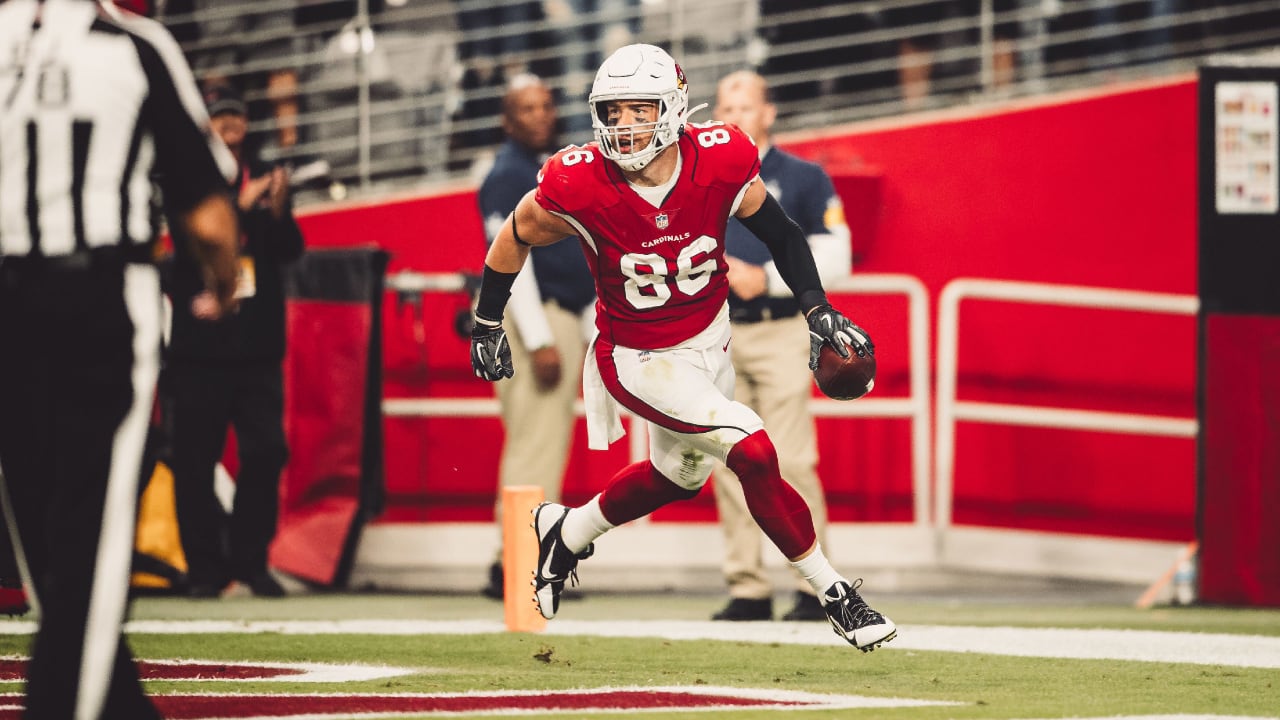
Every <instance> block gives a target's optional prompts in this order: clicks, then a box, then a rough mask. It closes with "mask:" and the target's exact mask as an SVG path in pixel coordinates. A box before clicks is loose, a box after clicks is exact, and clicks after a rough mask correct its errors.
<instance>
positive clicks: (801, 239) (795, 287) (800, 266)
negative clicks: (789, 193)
mask: <svg viewBox="0 0 1280 720" xmlns="http://www.w3.org/2000/svg"><path fill="white" fill-rule="evenodd" d="M738 219H739V220H740V221H742V224H743V225H744V226H746V228H747V229H748V230H750V231H751V232H752V234H754V235H755V236H756V237H758V238H760V241H761V242H763V243H764V244H765V246H766V247H768V248H769V253H770V254H772V255H773V262H774V263H775V264H776V265H777V266H778V274H779V275H781V276H782V279H783V280H785V281H786V282H787V287H789V288H791V292H792V294H794V295H795V296H796V301H797V302H799V303H800V309H801V310H804V312H805V313H806V314H808V312H809V311H810V310H812V309H814V308H816V307H818V306H819V305H826V304H827V293H826V291H824V290H823V289H822V280H821V279H820V278H819V277H818V265H817V263H815V262H814V261H813V251H811V250H810V249H809V241H808V239H806V238H805V236H804V231H803V230H801V229H800V226H799V225H797V224H796V222H795V221H794V220H792V219H791V218H790V217H789V216H788V215H787V212H786V211H785V210H783V209H782V206H781V205H779V204H778V201H777V200H775V199H774V197H773V196H772V195H768V196H766V197H765V200H764V205H761V206H760V209H759V210H757V211H756V212H755V214H754V215H751V216H750V217H745V218H738Z"/></svg>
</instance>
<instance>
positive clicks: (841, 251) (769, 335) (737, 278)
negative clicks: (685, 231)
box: [712, 71, 852, 620]
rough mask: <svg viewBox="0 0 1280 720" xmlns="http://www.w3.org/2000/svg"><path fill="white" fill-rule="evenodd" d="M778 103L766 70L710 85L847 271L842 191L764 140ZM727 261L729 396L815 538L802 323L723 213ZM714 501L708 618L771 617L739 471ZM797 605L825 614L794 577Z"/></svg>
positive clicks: (822, 249) (755, 245) (792, 209)
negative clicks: (755, 429)
mask: <svg viewBox="0 0 1280 720" xmlns="http://www.w3.org/2000/svg"><path fill="white" fill-rule="evenodd" d="M776 116H777V108H776V107H774V105H773V104H772V103H771V102H769V98H768V86H767V85H766V83H765V80H764V78H762V77H760V76H759V75H757V74H755V73H751V72H746V71H741V72H735V73H732V74H730V75H727V76H725V77H724V78H723V79H721V81H720V85H719V88H718V91H717V94H716V107H715V117H716V119H717V120H721V121H723V122H727V123H732V124H734V125H737V126H738V127H740V128H742V129H743V130H745V131H746V132H747V133H748V134H749V135H751V137H752V138H753V139H754V140H755V141H756V145H757V146H758V147H759V149H760V160H761V165H760V176H761V177H762V178H763V179H764V181H765V187H767V188H768V190H769V192H770V193H771V194H772V195H773V196H774V197H775V198H777V200H778V202H779V203H780V204H781V205H782V208H783V209H784V210H786V212H787V214H788V215H790V216H791V217H792V218H793V219H794V220H795V221H796V222H797V223H798V224H799V225H800V227H801V228H802V229H803V230H804V231H805V234H806V235H808V238H809V245H810V247H811V248H812V250H813V256H814V259H815V260H816V261H817V265H818V269H819V273H820V274H821V276H822V282H823V284H824V285H829V284H830V283H831V282H832V281H833V280H835V279H837V278H840V277H843V276H845V275H848V274H849V271H850V269H851V264H852V261H851V251H850V245H849V228H848V227H847V226H846V225H845V221H844V210H843V208H842V206H841V204H840V198H839V197H838V196H837V195H836V194H835V189H834V187H833V186H832V184H831V178H829V177H828V176H827V174H826V172H824V171H823V170H822V168H820V167H819V166H817V165H815V164H813V163H810V162H806V161H804V160H801V159H799V158H797V157H795V156H794V155H791V154H789V153H786V152H783V151H782V150H779V149H777V148H774V147H771V146H770V144H769V127H770V126H771V125H773V121H774V119H775V118H776ZM725 247H726V251H727V253H728V256H727V258H728V261H729V289H730V294H729V320H730V322H731V323H732V326H733V367H734V370H735V372H736V373H737V376H738V382H737V389H736V391H735V399H736V400H738V401H739V402H741V403H743V404H745V405H747V406H748V407H750V408H752V409H753V410H755V411H756V412H757V413H759V415H760V417H761V418H763V419H764V424H765V429H766V430H768V432H769V437H771V438H772V439H773V443H774V446H775V447H776V448H777V449H778V462H779V466H780V469H781V471H782V477H783V478H784V479H785V480H786V481H787V482H789V483H791V485H792V486H793V487H794V488H795V489H796V491H797V492H799V493H800V495H801V497H803V498H804V500H805V502H806V503H808V505H809V510H810V512H811V513H812V515H813V522H814V527H815V529H816V530H817V533H818V542H819V544H820V545H821V546H822V547H824V548H827V549H828V551H829V549H830V545H828V544H827V542H826V526H827V506H826V501H825V500H824V499H823V495H822V484H821V482H820V481H819V479H818V473H817V464H818V443H817V438H816V436H815V431H814V423H813V415H812V413H811V412H810V411H809V399H810V397H811V396H812V384H813V379H812V378H813V375H812V374H811V373H810V372H809V367H808V362H809V353H808V348H806V347H805V345H804V343H802V342H800V339H802V338H804V337H805V336H806V335H807V334H808V332H809V329H808V325H807V324H806V322H805V319H804V317H803V315H802V314H801V313H800V306H799V304H798V303H796V301H795V298H793V297H792V295H791V292H790V290H788V289H787V285H786V283H784V282H783V280H782V277H781V276H780V275H779V274H778V271H777V268H776V267H775V266H774V263H773V260H772V259H770V255H769V251H768V249H767V248H765V246H764V244H763V243H761V242H760V241H759V240H757V239H756V238H755V237H754V236H753V235H752V234H751V233H750V232H748V231H747V230H746V228H744V227H743V226H742V225H741V223H739V222H738V221H736V220H733V219H730V221H729V227H728V230H727V233H726V238H725ZM715 492H716V507H717V509H718V510H719V513H720V527H721V528H722V529H723V531H724V538H725V549H726V557H725V562H724V574H725V580H726V581H727V582H728V585H729V598H730V599H729V603H728V605H726V606H725V607H724V608H723V609H722V610H720V611H719V612H717V613H716V614H715V615H713V616H712V618H713V619H715V620H772V619H773V587H772V584H771V583H770V582H769V579H768V577H767V575H766V573H765V571H764V567H763V563H762V558H761V544H762V538H761V534H760V529H759V527H757V525H756V523H755V522H754V521H753V520H752V518H751V514H750V513H749V512H748V511H747V503H746V499H745V498H744V497H743V493H742V487H741V485H740V484H739V483H738V478H737V477H736V476H735V475H734V474H733V473H732V472H730V471H729V470H728V469H727V468H724V467H719V468H717V470H716V474H715ZM796 588H797V590H796V600H795V606H794V607H793V608H792V609H791V610H790V611H789V612H787V613H786V614H785V615H783V619H784V620H826V619H827V616H826V613H825V612H823V609H822V606H821V604H820V603H819V601H818V598H817V597H816V596H814V594H813V590H812V589H811V588H810V587H809V585H808V583H806V582H805V581H804V580H803V579H801V578H797V579H796Z"/></svg>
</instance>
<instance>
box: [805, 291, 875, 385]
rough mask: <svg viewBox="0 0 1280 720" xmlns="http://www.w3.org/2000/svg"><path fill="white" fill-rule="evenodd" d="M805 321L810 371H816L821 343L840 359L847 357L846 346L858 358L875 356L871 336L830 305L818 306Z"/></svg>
mask: <svg viewBox="0 0 1280 720" xmlns="http://www.w3.org/2000/svg"><path fill="white" fill-rule="evenodd" d="M807 320H808V321H809V369H810V370H817V369H818V354H819V353H820V352H821V351H822V345H823V343H826V344H827V345H830V346H831V348H832V349H833V350H835V351H836V352H837V353H840V357H849V350H848V348H846V347H845V346H846V345H848V346H849V347H852V348H853V351H854V352H856V353H857V354H858V357H866V356H867V355H875V354H876V346H875V344H874V343H872V342H871V336H870V335H868V334H867V331H866V330H863V329H862V328H860V327H858V326H857V325H854V324H853V323H852V322H850V321H849V318H847V317H845V316H844V315H842V314H840V311H839V310H836V309H835V308H833V307H831V306H830V305H819V306H818V307H816V308H814V309H813V312H811V313H809V316H808V318H807Z"/></svg>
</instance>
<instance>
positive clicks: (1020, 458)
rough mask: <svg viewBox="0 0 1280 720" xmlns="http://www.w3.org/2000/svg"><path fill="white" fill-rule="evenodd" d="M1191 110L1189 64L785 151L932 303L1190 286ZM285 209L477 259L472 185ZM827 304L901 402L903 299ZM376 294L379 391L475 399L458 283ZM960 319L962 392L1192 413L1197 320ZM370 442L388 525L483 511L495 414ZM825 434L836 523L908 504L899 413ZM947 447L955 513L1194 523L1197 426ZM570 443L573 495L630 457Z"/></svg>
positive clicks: (689, 512)
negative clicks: (382, 445)
mask: <svg viewBox="0 0 1280 720" xmlns="http://www.w3.org/2000/svg"><path fill="white" fill-rule="evenodd" d="M695 90H696V89H695ZM1195 107H1196V85H1195V81H1194V79H1192V78H1189V77H1187V78H1174V79H1171V80H1167V81H1162V82H1155V83H1152V84H1149V85H1141V86H1123V87H1115V88H1106V89H1102V90H1100V91H1097V92H1093V93H1080V94H1073V95H1070V96H1062V97H1057V98H1053V99H1051V100H1050V101H1049V102H1043V101H1041V102H1037V103H1022V104H1013V105H1006V106H1001V107H999V108H992V109H989V110H982V111H979V112H976V113H975V112H967V113H948V114H943V115H936V116H922V117H920V118H909V119H906V120H905V121H896V122H887V121H885V122H872V123H863V124H858V125H851V126H847V127H842V128H835V129H832V130H829V131H826V132H823V133H821V134H813V135H807V136H804V137H798V136H792V137H784V138H780V141H779V144H780V145H782V146H784V147H786V148H788V149H790V150H793V151H795V152H797V153H798V154H801V155H804V156H807V157H809V158H812V159H814V160H817V161H820V162H822V163H823V164H824V165H825V166H826V167H827V168H828V169H829V170H830V171H831V172H832V173H833V174H835V175H837V176H838V187H839V188H840V190H841V192H843V193H846V194H847V195H846V198H845V200H846V205H848V206H849V207H850V208H857V210H856V211H855V212H854V213H852V215H853V216H854V217H852V218H851V219H853V220H854V229H855V232H859V237H857V238H855V239H854V246H855V248H856V249H857V251H858V256H859V265H858V268H857V270H859V271H864V272H891V273H905V274H909V275H914V276H917V277H919V278H920V279H921V280H923V281H924V283H925V285H926V286H927V287H928V289H929V292H930V293H931V298H932V300H933V301H934V302H935V303H936V299H937V295H938V293H939V292H940V291H941V289H942V288H943V286H944V285H945V284H946V283H947V282H949V281H950V280H952V279H954V278H957V277H982V278H998V279H1014V280H1028V281H1038V282H1052V283H1069V284H1077V285H1092V286H1099V287H1114V288H1127V289H1136V290H1148V291H1158V292H1169V293H1186V294H1193V293H1194V292H1195V289H1196V288H1195V249H1196V248H1195V233H1196V210H1195V207H1196V194H1195V193H1196V175H1195V169H1196V161H1195V155H1196V144H1195V141H1196V119H1195V118H1196V113H1195ZM868 177H871V178H873V179H872V180H868ZM868 194H870V195H871V196H872V200H871V201H870V202H869V201H868ZM877 199H878V206H877V204H876V202H874V201H875V200H877ZM877 207H878V211H877V210H876V208H877ZM302 223H303V228H304V230H305V231H306V233H307V237H308V241H309V242H310V243H311V244H312V245H313V246H321V245H352V244H361V243H364V242H369V241H376V242H378V243H379V244H380V245H381V246H383V247H384V248H386V249H387V250H389V251H390V252H391V253H392V261H391V266H390V268H389V272H392V273H394V272H396V271H397V270H401V269H415V270H421V271H434V272H443V271H456V270H465V271H470V272H476V271H478V270H479V269H480V267H481V265H482V260H483V254H484V242H483V239H482V238H483V235H482V230H481V223H480V218H479V215H478V212H477V210H476V207H475V198H474V191H473V189H471V188H460V189H458V190H456V191H451V192H446V193H443V194H438V195H433V196H429V197H415V198H406V199H399V200H394V201H389V202H385V203H382V204H379V205H372V206H363V207H342V208H330V209H324V210H320V211H314V212H312V213H310V214H309V215H308V216H307V217H305V218H304V219H303V221H302ZM835 300H836V302H837V304H838V305H840V306H841V307H842V308H844V309H845V310H846V311H847V312H848V313H849V314H850V315H851V316H852V317H853V318H854V320H855V321H856V322H858V323H859V324H861V325H863V326H864V327H866V328H868V329H869V330H870V331H871V333H872V335H873V337H874V338H875V339H876V343H877V351H878V354H879V357H880V372H881V378H880V380H878V381H877V386H876V391H875V392H876V394H877V396H882V397H900V396H902V395H904V394H905V392H906V375H905V372H906V328H905V322H906V313H905V302H903V301H902V300H901V299H900V298H892V297H871V296H868V297H852V296H836V298H835ZM386 302H387V305H386V339H385V342H386V358H385V363H386V389H385V391H386V394H387V396H388V397H416V396H476V397H487V396H489V395H490V393H491V389H490V388H489V387H488V386H487V385H486V384H484V383H482V382H480V381H478V380H475V379H474V378H473V377H472V375H471V372H470V369H469V367H468V360H467V348H466V344H465V343H464V342H463V341H462V340H461V339H459V338H457V337H456V336H455V335H454V334H453V331H452V322H453V315H454V314H455V313H456V312H457V311H458V310H460V309H463V308H465V306H466V298H464V297H462V296H456V297H444V296H438V295H437V296H432V295H429V296H427V299H426V301H425V302H424V303H423V304H422V306H421V307H418V306H414V305H412V304H407V303H401V302H400V300H399V299H398V298H396V296H395V295H394V294H390V293H389V294H388V297H387V301H386ZM963 317H964V318H965V325H964V331H963V333H962V343H961V366H960V367H961V386H960V394H961V397H963V398H966V399H1003V400H1006V401H1010V402H1045V403H1049V404H1058V405H1062V406H1066V407H1081V408H1087V409H1111V410H1118V411H1129V412H1149V413H1166V414H1172V415H1178V416H1183V417H1188V418H1190V417H1194V414H1195V407H1194V394H1193V389H1194V372H1195V370H1194V368H1195V363H1194V353H1193V349H1194V342H1195V341H1194V338H1195V329H1194V323H1193V322H1192V321H1191V320H1190V319H1186V318H1160V317H1153V316H1145V317H1137V318H1135V317H1134V316H1131V315H1129V314H1127V313H1118V314H1108V313H1099V312H1096V311H1076V310H1060V309H1051V308H1030V307H1026V306H1019V305H991V306H988V305H986V304H975V305H974V306H973V308H972V309H969V308H966V309H965V311H964V314H963ZM934 327H935V328H936V322H935V323H934ZM386 433H387V484H388V491H389V494H390V503H389V507H388V511H387V514H386V515H385V517H384V519H386V520H410V519H431V520H475V521H485V520H488V519H489V518H490V517H491V504H492V498H493V493H494V490H495V487H496V472H497V453H496V448H497V447H498V444H499V442H500V439H501V426H500V424H499V423H498V422H497V421H496V420H472V419H452V420H449V421H442V420H399V419H388V420H387V422H386ZM819 433H820V437H819V443H820V450H821V452H822V461H821V464H820V467H819V469H820V472H821V474H822V476H823V478H824V482H825V484H826V488H827V493H828V496H829V499H830V501H831V513H832V517H833V518H834V519H836V520H860V521H900V520H908V519H910V514H911V479H910V462H909V458H910V452H909V449H910V445H909V439H910V435H909V425H908V424H907V423H906V422H904V421H901V420H878V419H860V420H821V421H820V425H819ZM958 439H959V446H958V452H957V463H956V473H957V474H956V496H955V506H956V510H957V519H958V521H960V522H963V523H974V524H983V525H994V526H1003V527H1028V528H1035V529H1045V530H1057V531H1066V532H1080V533H1092V534H1101V535H1113V536H1126V537H1142V538H1154V539H1169V540H1190V539H1191V538H1192V537H1193V535H1194V533H1193V529H1194V528H1193V522H1194V471H1195V468H1194V449H1193V447H1192V442H1191V441H1190V440H1185V441H1184V440H1170V439H1167V438H1144V437H1141V436H1112V435H1108V434H1103V433H1065V434H1064V433H1061V432H1058V433H1049V432H1043V431H1030V430H1016V429H1007V428H1000V427H993V426H985V425H973V424H964V423H962V424H961V425H960V427H959V433H958ZM579 440H581V438H579ZM577 448H578V449H577V450H576V451H575V453H574V456H573V458H572V459H571V462H570V468H569V470H568V474H567V477H566V494H567V495H568V496H569V498H570V499H573V498H575V497H577V498H580V497H585V496H587V495H589V494H590V493H591V492H593V491H594V490H595V489H597V488H598V487H600V486H601V485H602V484H603V483H604V482H605V481H606V480H607V478H608V475H609V474H610V473H611V472H612V471H613V470H614V469H615V468H617V467H619V466H621V465H622V464H624V463H625V462H626V444H625V442H623V443H620V444H619V445H615V447H614V448H612V449H611V450H610V451H609V452H608V453H588V452H587V451H586V450H585V443H582V442H579V443H578V445H577ZM703 495H704V496H706V497H699V498H698V499H696V500H694V501H693V502H691V503H688V504H686V505H684V506H681V507H678V508H670V509H667V510H664V511H662V512H660V513H659V514H658V516H657V518H656V519H658V520H711V519H713V518H714V506H713V503H712V502H711V498H710V497H709V493H704V494H703Z"/></svg>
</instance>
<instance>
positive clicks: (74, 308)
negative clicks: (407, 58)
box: [0, 0, 237, 720]
mask: <svg viewBox="0 0 1280 720" xmlns="http://www.w3.org/2000/svg"><path fill="white" fill-rule="evenodd" d="M0 58H4V59H5V60H4V62H6V63H10V62H16V63H17V65H16V66H17V67H19V68H21V67H26V68H30V69H32V70H33V71H34V72H29V73H26V74H25V75H24V74H20V73H16V72H15V73H9V74H6V75H5V76H4V79H3V80H0V87H3V88H4V89H3V91H0V94H3V96H4V98H5V100H4V103H5V104H4V110H3V111H2V113H0V147H3V148H4V151H3V152H0V188H2V190H3V195H4V198H5V202H3V203H0V228H3V231H0V346H2V347H3V348H4V352H0V468H2V469H3V481H4V485H3V488H2V490H0V492H2V493H3V494H4V495H5V498H4V500H5V502H4V506H5V511H6V518H7V519H8V521H9V522H12V523H13V527H12V528H11V530H14V531H16V532H15V533H14V534H15V536H16V537H17V542H15V543H14V544H15V545H16V546H17V548H18V551H19V552H21V554H22V559H23V560H25V563H26V568H27V570H28V578H29V580H30V581H31V583H32V585H31V589H32V591H33V596H32V597H33V600H37V601H38V602H37V605H38V606H39V613H38V617H39V620H38V625H37V628H36V632H35V636H34V638H33V639H32V640H31V643H30V649H31V661H30V662H29V663H27V665H26V685H25V693H26V695H25V697H24V698H23V699H22V700H21V704H22V705H24V706H25V708H24V710H23V717H25V718H29V719H34V718H77V720H104V719H106V720H116V719H117V718H129V720H160V713H159V712H158V711H157V710H156V708H155V706H154V705H153V704H152V703H151V701H150V700H149V699H148V698H147V696H146V694H145V693H144V692H143V689H142V684H141V683H140V682H139V678H138V668H137V665H136V664H135V663H134V659H133V654H132V652H130V650H129V645H128V643H127V642H126V640H125V637H124V635H123V632H122V627H123V623H124V620H125V617H126V616H127V615H128V611H129V562H130V558H131V557H132V554H133V553H132V551H133V539H134V528H135V525H134V518H135V515H136V509H137V500H138V483H139V480H140V478H141V476H142V475H143V473H145V472H146V470H147V468H146V467H145V465H144V461H143V455H144V448H145V444H146V438H147V424H148V422H147V421H148V418H149V417H150V415H151V411H152V409H153V407H154V402H153V399H154V397H155V395H154V391H155V384H156V377H157V374H158V370H159V366H160V343H161V338H160V331H161V323H162V313H161V308H162V307H163V304H162V301H161V295H160V280H159V277H158V273H157V271H156V267H155V262H154V245H155V241H156V231H155V224H154V222H153V220H154V217H153V211H152V206H153V201H155V200H157V199H158V198H157V197H156V193H155V188H156V187H159V189H160V190H161V192H163V194H164V200H165V203H166V204H167V205H168V208H169V209H170V211H171V213H172V214H171V216H170V217H171V219H172V223H173V226H174V227H181V228H183V229H184V230H185V232H184V237H188V238H190V239H191V240H192V247H191V248H190V252H191V254H192V255H193V256H195V257H196V259H195V260H194V261H193V264H194V265H195V266H196V270H195V271H194V272H195V275H196V277H197V282H200V283H202V284H207V287H208V288H209V291H210V293H209V298H208V300H209V305H210V307H209V310H210V314H211V315H214V316H217V315H221V314H224V313H228V312H231V311H232V310H233V309H234V308H235V304H236V300H235V299H234V297H233V296H234V290H235V277H236V255H235V253H236V250H235V248H236V234H237V233H236V217H235V212H234V210H233V209H232V205H231V203H230V202H229V200H228V198H227V192H226V191H227V187H226V181H227V178H229V177H230V176H231V175H230V173H231V172H232V170H233V167H232V163H231V158H230V157H229V156H228V154H227V152H226V148H225V147H223V146H222V144H221V143H217V142H216V141H214V143H213V144H211V143H210V139H209V136H208V133H207V124H208V116H207V115H206V114H205V109H204V108H203V107H201V106H200V104H199V100H198V99H199V93H198V92H197V90H196V86H195V80H194V78H193V77H192V74H191V69H190V68H189V67H188V66H187V64H186V61H185V60H183V58H182V54H181V52H180V51H179V49H178V45H177V43H176V42H174V40H173V38H172V37H171V36H170V35H169V34H168V33H167V32H166V31H165V29H164V28H163V27H161V26H160V25H158V24H157V23H156V22H154V21H152V20H149V19H147V18H145V17H140V16H138V15H134V14H132V13H127V12H122V11H120V10H119V9H118V8H116V7H115V6H114V5H111V4H109V3H107V4H100V3H97V2H89V1H88V0H46V1H44V2H40V1H37V0H8V1H7V2H4V3H0ZM9 67H13V66H9ZM37 141H38V142H37ZM131 147H132V148H133V149H134V150H135V151H136V152H128V149H129V148H131ZM40 148H58V149H59V151H58V152H36V150H37V149H40ZM224 172H225V173H226V175H225V176H224V174H223V173H224ZM27 173H30V174H29V175H28V177H31V178H37V177H38V178H39V179H40V184H39V192H34V191H33V190H32V188H28V186H27V184H26V183H25V182H22V181H20V180H19V181H16V182H15V181H14V180H13V179H14V178H20V177H22V176H24V175H26V174H27ZM153 180H155V181H157V182H156V183H155V184H153ZM33 188H34V186H33ZM6 704H7V705H8V706H9V708H12V707H13V706H15V705H18V704H19V702H18V701H16V700H12V699H11V700H8V701H6ZM5 713H6V714H16V711H15V710H12V709H6V711H5Z"/></svg>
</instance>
